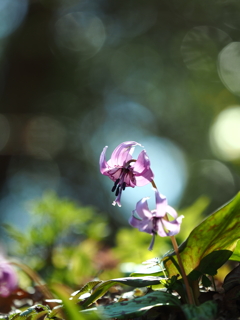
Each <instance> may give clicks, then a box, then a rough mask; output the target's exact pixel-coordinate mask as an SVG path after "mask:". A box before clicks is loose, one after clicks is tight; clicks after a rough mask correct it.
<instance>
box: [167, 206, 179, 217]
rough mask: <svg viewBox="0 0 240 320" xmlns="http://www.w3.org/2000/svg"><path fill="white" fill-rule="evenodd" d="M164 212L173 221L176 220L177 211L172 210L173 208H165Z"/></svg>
mask: <svg viewBox="0 0 240 320" xmlns="http://www.w3.org/2000/svg"><path fill="white" fill-rule="evenodd" d="M166 212H167V213H168V214H169V215H170V216H172V217H173V218H174V219H176V218H177V216H178V214H177V211H176V210H175V209H173V207H170V206H167V207H166Z"/></svg>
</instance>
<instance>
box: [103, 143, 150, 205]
mask: <svg viewBox="0 0 240 320" xmlns="http://www.w3.org/2000/svg"><path fill="white" fill-rule="evenodd" d="M135 146H141V145H140V144H139V143H137V142H135V141H126V142H123V143H121V144H120V145H119V146H117V147H116V149H115V150H114V151H113V153H112V155H111V158H110V159H109V160H108V161H106V156H105V155H106V151H107V147H105V148H104V149H103V151H102V153H101V156H100V160H99V165H100V172H101V173H102V174H104V175H105V176H108V177H109V178H110V179H111V180H113V182H114V185H113V187H112V192H115V195H116V199H115V201H113V205H115V204H117V205H118V206H119V207H121V202H120V200H121V195H122V191H123V190H125V188H126V187H132V188H134V187H135V186H140V187H141V186H144V185H146V184H148V183H149V182H151V181H152V179H153V177H154V175H153V172H152V170H151V168H150V160H149V158H148V155H147V153H146V151H145V150H142V151H141V152H140V154H139V155H138V158H137V159H136V160H135V159H133V158H132V154H133V151H134V148H135Z"/></svg>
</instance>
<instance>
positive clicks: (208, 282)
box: [202, 274, 212, 288]
mask: <svg viewBox="0 0 240 320" xmlns="http://www.w3.org/2000/svg"><path fill="white" fill-rule="evenodd" d="M202 284H203V286H204V287H207V288H208V287H210V286H211V284H212V282H211V280H210V279H209V278H208V277H207V276H206V275H205V274H204V275H203V276H202Z"/></svg>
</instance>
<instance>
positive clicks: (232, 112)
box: [210, 106, 240, 161]
mask: <svg viewBox="0 0 240 320" xmlns="http://www.w3.org/2000/svg"><path fill="white" fill-rule="evenodd" d="M210 144H211V147H212V150H213V152H214V153H215V154H216V156H217V157H219V158H220V159H223V160H227V161H230V160H235V159H239V158H240V106H232V107H230V108H228V109H225V110H223V111H222V112H221V113H220V114H219V115H218V117H217V118H216V120H215V122H214V124H213V125H212V127H211V129H210Z"/></svg>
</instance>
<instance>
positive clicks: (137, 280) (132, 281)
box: [83, 276, 161, 307]
mask: <svg viewBox="0 0 240 320" xmlns="http://www.w3.org/2000/svg"><path fill="white" fill-rule="evenodd" d="M160 281H161V278H160V277H152V276H147V277H126V278H117V279H112V280H107V281H104V282H102V283H101V284H99V285H98V286H96V288H94V290H93V292H92V294H91V296H90V297H89V298H88V299H86V301H84V303H83V307H87V306H89V305H90V304H91V303H93V302H94V301H96V300H97V299H98V298H99V297H101V296H102V295H104V293H106V292H107V291H108V289H109V288H110V287H112V286H114V285H116V284H124V285H127V286H131V287H146V286H152V285H157V284H159V283H160Z"/></svg>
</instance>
